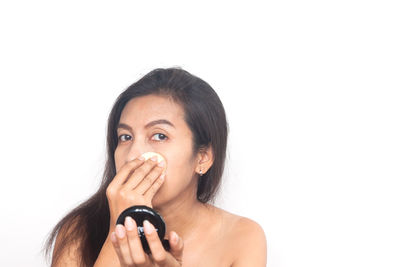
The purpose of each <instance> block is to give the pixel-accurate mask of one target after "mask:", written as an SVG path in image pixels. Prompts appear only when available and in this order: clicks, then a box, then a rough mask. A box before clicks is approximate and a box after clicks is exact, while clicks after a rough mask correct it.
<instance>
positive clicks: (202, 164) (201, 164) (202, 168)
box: [196, 145, 214, 175]
mask: <svg viewBox="0 0 400 267" xmlns="http://www.w3.org/2000/svg"><path fill="white" fill-rule="evenodd" d="M213 162H214V152H213V150H212V147H211V145H208V146H207V147H202V148H200V150H199V153H198V155H197V165H196V172H197V173H198V174H199V175H203V174H205V173H206V172H207V171H208V170H209V169H210V168H211V166H212V164H213Z"/></svg>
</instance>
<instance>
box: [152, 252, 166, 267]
mask: <svg viewBox="0 0 400 267" xmlns="http://www.w3.org/2000/svg"><path fill="white" fill-rule="evenodd" d="M153 257H154V260H155V261H156V262H157V263H159V264H161V265H163V264H165V263H166V261H167V254H166V253H165V252H164V251H160V252H159V253H155V254H154V255H153Z"/></svg>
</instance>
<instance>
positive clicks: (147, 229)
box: [143, 220, 154, 235]
mask: <svg viewBox="0 0 400 267" xmlns="http://www.w3.org/2000/svg"><path fill="white" fill-rule="evenodd" d="M143 228H144V232H145V233H146V234H148V235H150V234H151V233H153V230H154V226H153V225H152V224H151V223H149V221H148V220H144V221H143Z"/></svg>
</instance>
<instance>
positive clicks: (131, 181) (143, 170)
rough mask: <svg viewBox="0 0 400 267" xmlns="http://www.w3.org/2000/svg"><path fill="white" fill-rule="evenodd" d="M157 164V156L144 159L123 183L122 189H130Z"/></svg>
mask: <svg viewBox="0 0 400 267" xmlns="http://www.w3.org/2000/svg"><path fill="white" fill-rule="evenodd" d="M156 165H157V157H156V156H154V157H152V158H151V159H148V160H146V161H145V162H144V163H143V165H142V166H140V167H139V168H137V169H136V170H135V171H134V172H133V173H132V174H131V175H130V176H129V177H128V179H127V181H126V183H125V184H124V185H123V188H124V190H128V191H130V190H132V189H134V188H136V186H137V185H138V184H139V183H140V182H141V181H142V180H143V178H145V177H146V175H147V174H148V173H149V172H150V171H151V170H152V169H153V168H154V167H155V166H156Z"/></svg>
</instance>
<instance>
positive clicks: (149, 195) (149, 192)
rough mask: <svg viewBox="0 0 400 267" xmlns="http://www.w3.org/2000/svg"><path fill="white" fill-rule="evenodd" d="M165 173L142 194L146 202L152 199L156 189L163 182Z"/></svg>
mask: <svg viewBox="0 0 400 267" xmlns="http://www.w3.org/2000/svg"><path fill="white" fill-rule="evenodd" d="M165 175H166V174H165V173H163V174H161V175H160V177H158V179H156V180H155V182H154V183H153V184H152V185H151V186H150V188H149V189H147V191H146V192H145V193H144V197H145V198H146V199H148V200H151V199H153V197H154V195H155V194H156V193H157V191H158V189H160V187H161V185H162V184H163V183H164V181H165Z"/></svg>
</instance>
